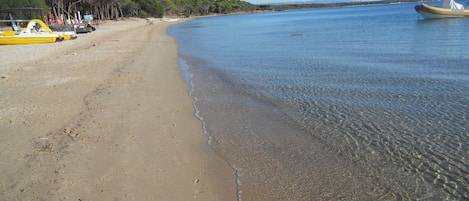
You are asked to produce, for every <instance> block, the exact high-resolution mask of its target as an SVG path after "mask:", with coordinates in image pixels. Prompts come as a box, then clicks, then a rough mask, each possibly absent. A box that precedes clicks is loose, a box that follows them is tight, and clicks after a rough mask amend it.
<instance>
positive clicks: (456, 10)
mask: <svg viewBox="0 0 469 201" xmlns="http://www.w3.org/2000/svg"><path fill="white" fill-rule="evenodd" d="M415 11H417V12H418V13H419V14H420V15H421V16H422V17H423V18H424V19H435V18H449V17H469V10H466V9H464V6H463V5H462V4H460V3H457V2H456V1H454V0H443V5H442V7H435V6H430V5H428V4H424V3H422V4H419V5H416V6H415Z"/></svg>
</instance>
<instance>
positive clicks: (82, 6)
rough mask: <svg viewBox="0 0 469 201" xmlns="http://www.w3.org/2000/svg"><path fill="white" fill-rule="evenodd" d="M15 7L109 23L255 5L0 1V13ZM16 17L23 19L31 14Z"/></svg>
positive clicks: (196, 0) (222, 0)
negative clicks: (108, 21) (127, 18)
mask: <svg viewBox="0 0 469 201" xmlns="http://www.w3.org/2000/svg"><path fill="white" fill-rule="evenodd" d="M16 8H42V13H41V14H37V12H34V13H33V14H32V15H35V17H43V16H44V15H50V14H52V15H54V17H55V19H59V17H63V18H65V19H69V18H74V17H76V13H77V12H80V14H81V15H93V17H94V18H95V19H97V20H110V19H118V18H122V17H143V18H146V17H163V16H179V17H189V16H193V15H196V16H201V15H211V14H228V13H234V12H250V11H254V10H255V9H256V6H254V5H253V4H251V3H248V2H246V1H242V0H0V11H5V12H6V9H16ZM26 13H27V12H26ZM19 15H22V16H20V17H25V16H27V15H31V13H27V14H25V13H21V14H19ZM40 15H42V16H40ZM2 17H3V16H2Z"/></svg>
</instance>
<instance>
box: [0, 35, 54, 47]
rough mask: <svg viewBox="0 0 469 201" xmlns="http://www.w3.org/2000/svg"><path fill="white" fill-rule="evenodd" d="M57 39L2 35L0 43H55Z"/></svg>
mask: <svg viewBox="0 0 469 201" xmlns="http://www.w3.org/2000/svg"><path fill="white" fill-rule="evenodd" d="M55 41H57V38H56V37H15V36H0V45H21V44H40V43H53V42H55Z"/></svg>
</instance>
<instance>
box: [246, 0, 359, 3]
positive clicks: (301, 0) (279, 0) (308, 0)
mask: <svg viewBox="0 0 469 201" xmlns="http://www.w3.org/2000/svg"><path fill="white" fill-rule="evenodd" d="M244 1H247V2H249V3H252V4H278V3H305V2H306V3H336V2H354V1H367V0H244Z"/></svg>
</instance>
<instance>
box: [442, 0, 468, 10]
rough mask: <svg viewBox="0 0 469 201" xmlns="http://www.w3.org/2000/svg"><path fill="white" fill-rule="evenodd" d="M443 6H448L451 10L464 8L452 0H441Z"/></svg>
mask: <svg viewBox="0 0 469 201" xmlns="http://www.w3.org/2000/svg"><path fill="white" fill-rule="evenodd" d="M443 8H449V9H452V10H464V6H463V5H462V4H460V3H457V2H456V1H454V0H443Z"/></svg>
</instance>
